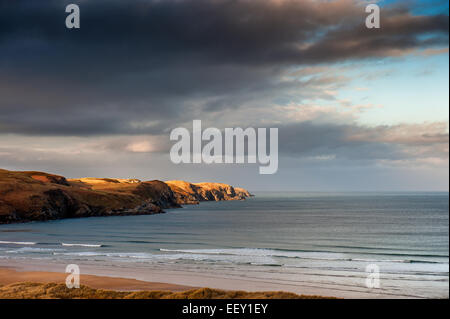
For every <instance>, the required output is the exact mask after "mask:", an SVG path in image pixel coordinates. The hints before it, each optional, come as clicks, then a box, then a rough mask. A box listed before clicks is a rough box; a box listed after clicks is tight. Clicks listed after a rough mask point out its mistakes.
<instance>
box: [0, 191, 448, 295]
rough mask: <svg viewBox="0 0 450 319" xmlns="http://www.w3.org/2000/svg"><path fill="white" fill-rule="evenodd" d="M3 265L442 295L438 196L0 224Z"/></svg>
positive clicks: (360, 197)
mask: <svg viewBox="0 0 450 319" xmlns="http://www.w3.org/2000/svg"><path fill="white" fill-rule="evenodd" d="M8 262H9V263H15V264H17V263H20V264H22V265H25V266H28V267H27V268H28V269H32V268H33V265H41V268H42V267H43V266H42V265H46V264H48V265H50V264H61V265H64V264H71V263H75V264H79V265H89V269H90V272H91V273H92V272H93V270H92V269H94V270H95V269H97V270H101V269H117V271H116V275H117V276H122V277H127V278H136V279H144V280H145V279H148V280H149V281H152V278H150V277H151V276H150V275H149V276H150V277H149V278H146V277H145V276H144V274H145V273H146V272H145V270H146V269H148V270H155V269H156V270H158V269H159V270H165V271H173V272H174V273H177V272H178V273H182V274H192V276H193V277H192V278H203V277H208V278H213V279H211V280H210V281H209V282H213V283H214V278H215V277H214V276H216V277H217V278H221V280H222V282H223V281H224V280H226V279H227V278H230V280H235V281H236V280H240V281H241V282H242V283H246V282H254V283H270V285H271V286H270V287H275V288H279V289H277V290H287V291H295V292H302V291H305V292H308V291H319V292H320V293H322V294H325V295H330V296H337V297H348V296H351V297H355V298H359V297H361V298H448V297H449V194H448V192H442V193H296V192H291V193H289V192H283V193H281V192H280V193H276V192H260V193H258V192H257V193H256V196H255V197H252V198H249V199H247V200H244V201H223V202H202V203H200V204H199V205H186V206H185V207H184V208H180V209H169V210H167V212H166V213H165V214H158V215H144V216H116V217H90V218H79V219H64V220H54V221H46V222H31V223H22V224H10V225H0V265H8ZM44 268H45V267H44ZM40 270H42V269H40ZM99 272H100V273H101V271H99ZM94 273H95V271H94ZM159 279H160V280H161V278H159ZM171 280H172V281H173V280H174V279H173V278H172V279H171ZM175 281H176V280H175ZM191 281H192V280H191ZM217 282H220V280H218V281H217ZM193 283H194V284H195V280H194V282H193ZM199 284H202V283H201V282H199ZM256 287H264V285H256ZM240 288H242V287H240ZM244 288H245V287H244ZM249 288H250V287H249Z"/></svg>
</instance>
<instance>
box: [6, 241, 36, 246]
mask: <svg viewBox="0 0 450 319" xmlns="http://www.w3.org/2000/svg"><path fill="white" fill-rule="evenodd" d="M0 244H12V245H36V244H37V243H33V242H31V241H3V240H0Z"/></svg>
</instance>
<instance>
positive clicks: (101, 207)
mask: <svg viewBox="0 0 450 319" xmlns="http://www.w3.org/2000/svg"><path fill="white" fill-rule="evenodd" d="M249 196H252V195H251V194H250V193H249V192H248V191H247V190H245V189H243V188H238V187H233V186H231V185H228V184H222V183H189V182H185V181H167V182H162V181H158V180H153V181H140V180H138V179H118V178H91V177H89V178H79V179H66V178H65V177H63V176H59V175H54V174H49V173H44V172H35V171H24V172H19V171H8V170H3V169H0V224H7V223H16V222H27V221H36V220H39V221H44V220H53V219H62V218H77V217H91V216H120V215H148V214H158V213H164V209H166V208H178V207H181V205H183V204H198V203H199V202H201V201H222V200H243V199H245V198H247V197H249Z"/></svg>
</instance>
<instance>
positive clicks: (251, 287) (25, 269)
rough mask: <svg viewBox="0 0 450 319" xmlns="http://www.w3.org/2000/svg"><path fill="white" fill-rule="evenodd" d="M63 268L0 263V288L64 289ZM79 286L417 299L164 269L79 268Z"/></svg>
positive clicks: (126, 289)
mask: <svg viewBox="0 0 450 319" xmlns="http://www.w3.org/2000/svg"><path fill="white" fill-rule="evenodd" d="M65 267H66V265H65V264H64V265H63V264H61V263H55V262H52V261H50V262H47V263H42V262H41V263H39V262H37V261H33V264H32V265H30V264H29V263H26V262H20V261H17V260H16V261H13V260H1V259H0V286H1V285H5V284H8V283H10V284H11V283H17V282H23V281H34V282H42V283H45V282H47V283H48V282H55V280H56V282H59V283H62V284H64V286H65V278H66V276H68V274H66V273H64V270H65ZM80 270H81V275H80V284H81V285H86V286H90V287H92V288H98V289H112V290H116V291H148V290H164V291H173V292H182V291H187V290H190V289H198V288H200V287H201V288H209V289H220V290H226V291H246V292H249V293H250V292H269V291H270V292H274V291H277V292H284V293H294V294H297V295H304V296H326V298H350V299H352V298H356V299H366V298H417V296H408V295H401V294H399V295H392V294H384V293H381V292H377V291H373V290H372V291H370V290H368V289H361V290H346V289H339V288H337V287H326V286H322V287H319V286H316V285H310V284H308V283H305V284H302V285H297V284H293V283H292V284H291V283H287V282H285V283H279V282H274V281H271V280H255V279H249V278H246V277H245V276H239V275H237V276H233V277H224V276H221V275H220V274H217V273H216V274H213V273H197V272H192V271H184V270H173V269H164V268H145V269H141V268H128V267H127V268H121V267H101V268H99V267H98V266H93V265H88V264H81V265H80Z"/></svg>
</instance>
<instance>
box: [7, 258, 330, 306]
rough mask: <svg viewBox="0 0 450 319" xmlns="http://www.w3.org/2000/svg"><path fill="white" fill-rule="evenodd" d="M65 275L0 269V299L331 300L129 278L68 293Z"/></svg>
mask: <svg viewBox="0 0 450 319" xmlns="http://www.w3.org/2000/svg"><path fill="white" fill-rule="evenodd" d="M67 275H68V274H66V273H59V272H49V271H18V270H16V269H12V268H8V267H3V266H0V299H3V298H6V299H11V298H12V299H22V298H26V299H28V298H38V299H41V298H44V299H48V298H50V299H54V298H55V299H57V298H81V299H98V298H100V299H101V298H106V299H110V298H112V299H123V298H126V299H129V298H132V299H135V298H138V299H140V298H144V299H166V298H169V299H179V298H188V299H215V298H219V299H222V298H226V299H227V298H228V299H253V298H256V299H269V298H270V299H272V298H276V299H317V298H319V299H323V298H325V299H330V298H332V299H334V297H323V296H318V295H298V294H294V293H291V292H285V291H255V292H253V291H243V290H224V289H212V288H207V287H206V288H199V287H193V286H183V285H177V284H170V283H162V282H148V281H142V280H136V279H129V278H120V277H109V276H97V275H88V274H85V275H80V281H81V282H82V283H81V285H80V288H76V289H68V288H67V287H66V286H65V279H66V276H67Z"/></svg>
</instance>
